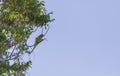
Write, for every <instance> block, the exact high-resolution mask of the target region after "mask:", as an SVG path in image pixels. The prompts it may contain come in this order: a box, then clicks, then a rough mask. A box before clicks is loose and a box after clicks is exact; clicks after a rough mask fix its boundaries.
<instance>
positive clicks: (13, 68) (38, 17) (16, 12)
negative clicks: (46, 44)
mask: <svg viewBox="0 0 120 76" xmlns="http://www.w3.org/2000/svg"><path fill="white" fill-rule="evenodd" d="M50 14H51V13H46V10H45V6H44V2H43V1H38V0H3V3H2V4H1V5H0V76H25V74H26V71H27V69H28V68H29V67H30V66H31V64H32V62H31V60H28V61H23V58H22V57H23V55H25V54H28V55H30V54H31V53H32V52H33V51H34V49H35V47H36V46H37V45H38V44H39V43H41V42H42V41H43V40H44V36H45V34H46V33H47V31H48V28H49V26H48V23H49V22H51V21H52V20H51V19H50ZM38 28H40V29H43V30H42V32H43V31H46V33H40V34H39V36H37V37H36V39H35V42H34V44H33V45H29V44H28V43H27V42H28V39H29V37H30V35H31V34H32V33H34V32H36V30H37V29H38Z"/></svg>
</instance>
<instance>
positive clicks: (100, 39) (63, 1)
mask: <svg viewBox="0 0 120 76" xmlns="http://www.w3.org/2000/svg"><path fill="white" fill-rule="evenodd" d="M45 2H46V9H47V10H48V11H53V12H54V14H53V15H52V17H53V18H55V19H56V20H55V21H54V22H52V23H50V30H49V32H48V34H47V36H46V38H47V40H46V41H44V42H43V43H41V44H40V45H39V46H38V47H37V48H36V49H35V53H34V54H33V55H32V60H33V65H32V68H31V69H30V71H29V73H30V76H120V4H119V3H120V0H46V1H45ZM31 43H32V42H31ZM28 76H29V75H28Z"/></svg>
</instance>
